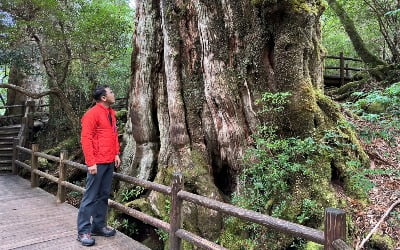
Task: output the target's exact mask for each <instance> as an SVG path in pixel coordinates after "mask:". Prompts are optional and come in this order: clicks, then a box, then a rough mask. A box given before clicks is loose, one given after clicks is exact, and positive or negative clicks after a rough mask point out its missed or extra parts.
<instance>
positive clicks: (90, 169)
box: [87, 164, 97, 174]
mask: <svg viewBox="0 0 400 250" xmlns="http://www.w3.org/2000/svg"><path fill="white" fill-rule="evenodd" d="M87 169H88V173H89V174H97V164H94V165H93V166H90V167H88V168H87Z"/></svg>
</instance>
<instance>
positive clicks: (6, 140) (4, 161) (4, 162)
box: [0, 124, 21, 173]
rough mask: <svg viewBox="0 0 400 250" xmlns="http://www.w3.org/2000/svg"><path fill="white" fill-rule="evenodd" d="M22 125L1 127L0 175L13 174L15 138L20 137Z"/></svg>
mask: <svg viewBox="0 0 400 250" xmlns="http://www.w3.org/2000/svg"><path fill="white" fill-rule="evenodd" d="M20 129H21V124H16V125H10V126H3V127H0V173H6V172H11V170H12V169H11V161H12V153H13V143H14V138H17V137H18V133H19V131H20Z"/></svg>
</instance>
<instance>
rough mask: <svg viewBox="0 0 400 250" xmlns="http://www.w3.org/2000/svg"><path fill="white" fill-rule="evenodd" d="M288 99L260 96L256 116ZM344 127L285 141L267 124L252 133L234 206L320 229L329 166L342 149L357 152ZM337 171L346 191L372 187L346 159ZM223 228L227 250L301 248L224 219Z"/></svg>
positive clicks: (297, 243) (300, 244) (359, 192)
mask: <svg viewBox="0 0 400 250" xmlns="http://www.w3.org/2000/svg"><path fill="white" fill-rule="evenodd" d="M289 96H290V95H289V94H288V93H276V94H272V93H265V94H264V95H263V97H262V99H261V100H259V102H260V103H262V104H263V105H264V107H263V109H262V111H261V112H276V113H279V112H282V110H283V109H282V107H283V105H286V104H287V99H288V97H289ZM347 128H348V125H347V124H338V126H337V128H336V129H333V130H326V131H323V132H322V134H321V135H315V136H313V137H306V138H294V137H289V138H284V137H281V136H279V134H278V133H277V131H276V129H275V127H274V126H273V125H272V124H268V123H266V124H264V125H263V126H260V127H259V129H258V132H257V133H256V134H255V135H254V148H251V149H249V150H248V151H247V152H246V154H245V157H244V159H243V162H244V165H245V167H244V169H243V171H242V173H241V176H240V186H241V187H242V188H241V190H240V191H239V192H238V193H235V194H234V196H233V198H232V202H233V204H235V205H238V206H240V207H244V208H247V209H250V210H253V211H257V212H260V213H264V214H268V215H272V216H273V217H278V218H282V219H285V220H289V221H292V222H296V223H299V224H303V225H308V226H313V227H317V226H319V225H320V224H321V223H322V221H323V208H324V207H327V206H331V205H332V203H333V202H334V198H332V194H330V193H329V192H332V190H330V187H329V181H330V179H329V174H330V173H331V171H332V170H331V162H332V161H333V160H334V159H337V158H339V157H342V156H341V155H342V152H343V151H345V152H347V151H348V152H352V151H354V150H355V149H356V145H354V144H352V143H351V142H350V140H349V138H348V136H347V135H346V134H345V133H341V132H340V131H342V130H346V129H347ZM343 157H344V156H343ZM324 162H326V164H324ZM357 164H358V165H357ZM341 171H343V173H341V174H342V175H343V178H345V183H346V184H345V185H346V190H348V191H349V192H351V193H353V194H354V195H357V196H359V197H365V193H366V192H367V191H368V190H369V189H370V188H371V185H370V182H368V179H366V177H365V175H366V173H364V172H363V169H362V168H361V164H360V163H359V162H358V161H348V162H347V164H346V167H345V169H341ZM347 186H348V187H347ZM225 226H226V228H225V231H224V233H223V234H222V236H221V238H220V242H221V243H223V244H224V246H225V247H228V248H229V249H257V248H265V249H270V248H274V249H278V248H279V249H280V248H285V247H287V246H289V245H287V244H288V243H289V244H290V243H291V244H293V245H292V247H294V248H296V249H298V248H301V247H303V246H304V244H305V242H304V241H302V240H299V239H293V238H291V237H290V236H286V235H282V234H279V233H276V232H273V231H269V230H268V229H266V228H265V227H262V226H260V225H257V224H253V223H243V222H240V221H239V220H237V219H234V218H230V219H227V220H226V221H225ZM243 232H245V233H243ZM238 235H240V236H241V237H238ZM235 237H236V239H235V240H233V242H232V243H229V241H230V240H232V239H234V238H235ZM238 238H239V239H238ZM272 246H273V247H272Z"/></svg>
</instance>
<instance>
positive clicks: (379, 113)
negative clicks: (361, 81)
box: [346, 82, 400, 143]
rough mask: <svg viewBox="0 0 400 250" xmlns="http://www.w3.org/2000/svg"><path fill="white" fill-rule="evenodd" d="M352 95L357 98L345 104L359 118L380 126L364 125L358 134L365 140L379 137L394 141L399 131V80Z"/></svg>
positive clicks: (390, 141) (368, 140)
mask: <svg viewBox="0 0 400 250" xmlns="http://www.w3.org/2000/svg"><path fill="white" fill-rule="evenodd" d="M353 96H354V97H356V98H359V99H358V100H357V101H356V102H355V103H347V104H346V106H347V107H348V108H350V109H351V110H352V111H353V112H354V113H356V114H357V115H359V116H361V118H363V119H365V120H367V121H371V122H374V123H376V124H377V125H379V126H380V127H382V129H380V130H371V129H369V128H368V127H366V128H364V129H363V130H362V131H360V135H361V136H362V137H363V138H364V139H365V140H366V141H367V142H370V141H372V140H373V139H374V138H377V137H380V138H383V139H384V140H386V141H388V142H389V143H395V138H396V137H397V136H398V135H399V133H400V131H399V129H400V119H399V115H400V109H399V107H400V82H398V83H394V84H392V85H391V86H389V87H388V88H386V89H384V90H375V91H372V92H370V93H363V92H356V93H353Z"/></svg>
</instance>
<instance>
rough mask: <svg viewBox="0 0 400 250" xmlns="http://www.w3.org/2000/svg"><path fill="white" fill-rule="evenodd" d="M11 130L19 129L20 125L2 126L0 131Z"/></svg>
mask: <svg viewBox="0 0 400 250" xmlns="http://www.w3.org/2000/svg"><path fill="white" fill-rule="evenodd" d="M3 128H4V129H13V128H18V129H19V128H21V124H15V125H8V126H2V127H0V129H3Z"/></svg>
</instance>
